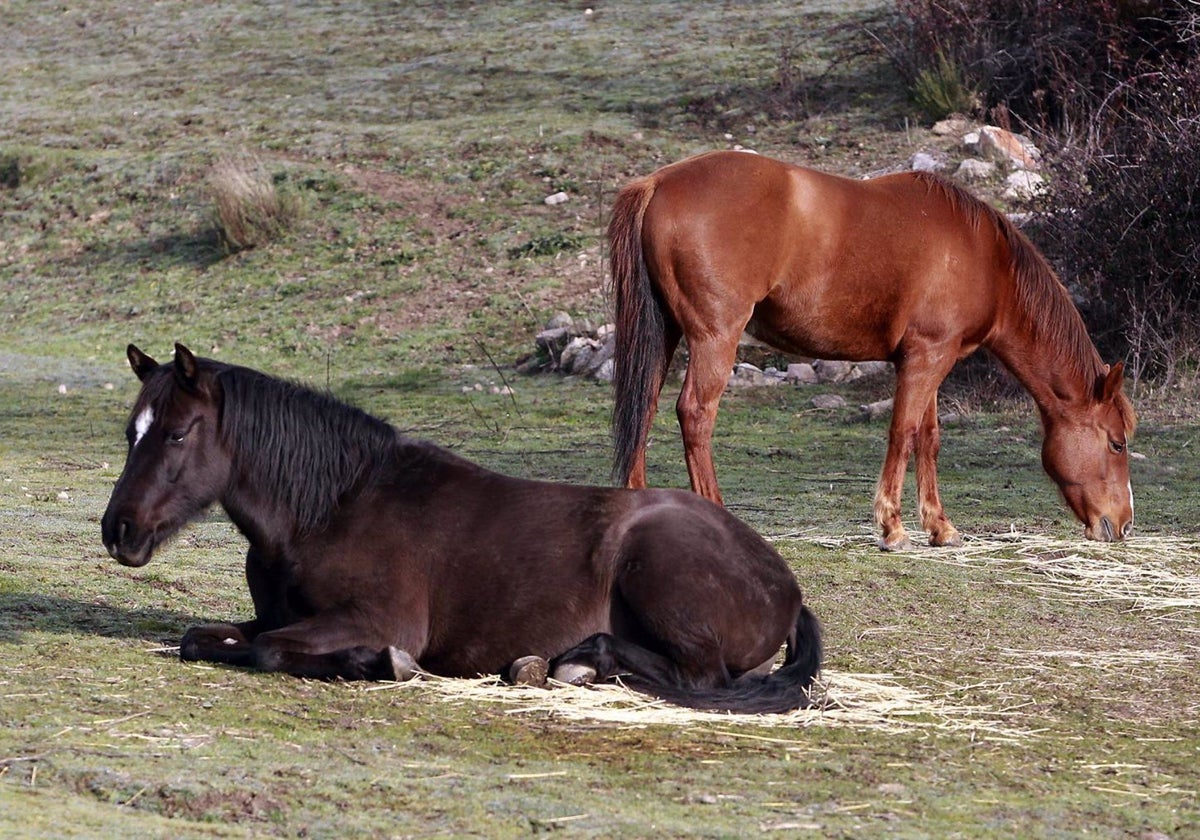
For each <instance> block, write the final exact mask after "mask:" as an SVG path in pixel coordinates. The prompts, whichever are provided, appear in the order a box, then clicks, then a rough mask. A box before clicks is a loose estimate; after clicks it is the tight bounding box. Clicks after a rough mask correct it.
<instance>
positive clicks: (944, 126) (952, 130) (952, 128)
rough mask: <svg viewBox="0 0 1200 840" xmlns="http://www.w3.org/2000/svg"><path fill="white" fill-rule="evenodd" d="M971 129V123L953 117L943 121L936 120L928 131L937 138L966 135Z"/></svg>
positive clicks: (965, 119)
mask: <svg viewBox="0 0 1200 840" xmlns="http://www.w3.org/2000/svg"><path fill="white" fill-rule="evenodd" d="M970 128H971V121H970V120H968V119H967V118H966V117H960V116H953V117H947V118H946V119H944V120H938V121H937V122H935V123H934V124H933V128H931V129H930V131H932V132H933V133H934V134H936V135H937V136H938V137H950V136H952V135H955V134H957V135H960V136H961V135H963V134H966V133H967V132H968V131H969V130H970Z"/></svg>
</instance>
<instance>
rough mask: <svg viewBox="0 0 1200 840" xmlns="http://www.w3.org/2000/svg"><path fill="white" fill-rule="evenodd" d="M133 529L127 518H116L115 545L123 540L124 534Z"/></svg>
mask: <svg viewBox="0 0 1200 840" xmlns="http://www.w3.org/2000/svg"><path fill="white" fill-rule="evenodd" d="M132 529H133V526H132V525H130V523H129V520H128V519H118V520H117V545H120V544H121V543H123V542H125V536H126V535H127V534H128V533H129V532H130V531H131V530H132Z"/></svg>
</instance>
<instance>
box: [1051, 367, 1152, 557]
mask: <svg viewBox="0 0 1200 840" xmlns="http://www.w3.org/2000/svg"><path fill="white" fill-rule="evenodd" d="M1123 376H1124V365H1123V364H1122V363H1121V362H1118V363H1117V364H1115V365H1113V366H1112V367H1111V368H1108V369H1106V370H1105V372H1104V374H1103V375H1102V376H1100V377H1098V378H1097V382H1096V387H1095V396H1094V398H1093V399H1090V400H1087V401H1085V402H1083V403H1082V404H1078V403H1077V404H1068V405H1064V406H1063V410H1062V411H1061V412H1059V413H1056V414H1051V413H1050V412H1046V411H1043V417H1044V425H1045V438H1044V440H1043V442H1042V466H1044V467H1045V469H1046V473H1047V474H1048V475H1049V476H1050V478H1051V479H1053V480H1054V483H1055V484H1057V485H1058V489H1059V491H1060V492H1061V493H1062V496H1063V499H1064V500H1065V501H1066V503H1067V506H1068V507H1070V508H1071V511H1072V512H1073V513H1074V514H1075V516H1076V517H1078V518H1079V521H1080V522H1082V523H1083V526H1084V534H1085V535H1086V536H1087V537H1088V538H1089V539H1093V540H1103V541H1105V542H1112V541H1114V540H1119V539H1124V538H1125V537H1127V536H1129V534H1130V532H1131V531H1132V530H1133V488H1132V486H1131V484H1130V482H1129V440H1130V438H1131V437H1132V436H1133V431H1134V427H1135V426H1136V422H1137V421H1136V419H1135V417H1134V414H1133V407H1132V405H1130V403H1129V398H1128V397H1126V396H1125V394H1124V392H1122V390H1121V384H1122V379H1123Z"/></svg>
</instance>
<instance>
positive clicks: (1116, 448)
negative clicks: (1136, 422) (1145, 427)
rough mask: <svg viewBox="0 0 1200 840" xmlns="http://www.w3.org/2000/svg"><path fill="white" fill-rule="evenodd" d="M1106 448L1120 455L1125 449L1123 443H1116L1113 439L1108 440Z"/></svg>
mask: <svg viewBox="0 0 1200 840" xmlns="http://www.w3.org/2000/svg"><path fill="white" fill-rule="evenodd" d="M1108 448H1109V449H1111V450H1112V451H1113V452H1115V453H1116V454H1118V455H1120V454H1121V453H1122V452H1124V451H1125V444H1123V443H1117V442H1116V441H1115V440H1110V441H1109V442H1108Z"/></svg>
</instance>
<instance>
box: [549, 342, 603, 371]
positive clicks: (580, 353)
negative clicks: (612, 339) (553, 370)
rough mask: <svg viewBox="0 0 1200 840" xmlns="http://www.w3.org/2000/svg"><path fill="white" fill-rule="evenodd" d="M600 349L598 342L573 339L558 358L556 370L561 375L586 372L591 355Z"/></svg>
mask: <svg viewBox="0 0 1200 840" xmlns="http://www.w3.org/2000/svg"><path fill="white" fill-rule="evenodd" d="M599 349H600V342H598V341H594V340H593V339H590V338H584V337H583V336H580V337H579V338H573V339H571V340H570V341H569V342H567V346H566V347H564V348H563V351H562V355H561V356H559V357H558V369H559V370H561V371H562V372H563V373H582V372H583V371H585V370H587V367H588V364H589V363H590V362H591V359H592V356H593V354H595V352H596V351H597V350H599Z"/></svg>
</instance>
